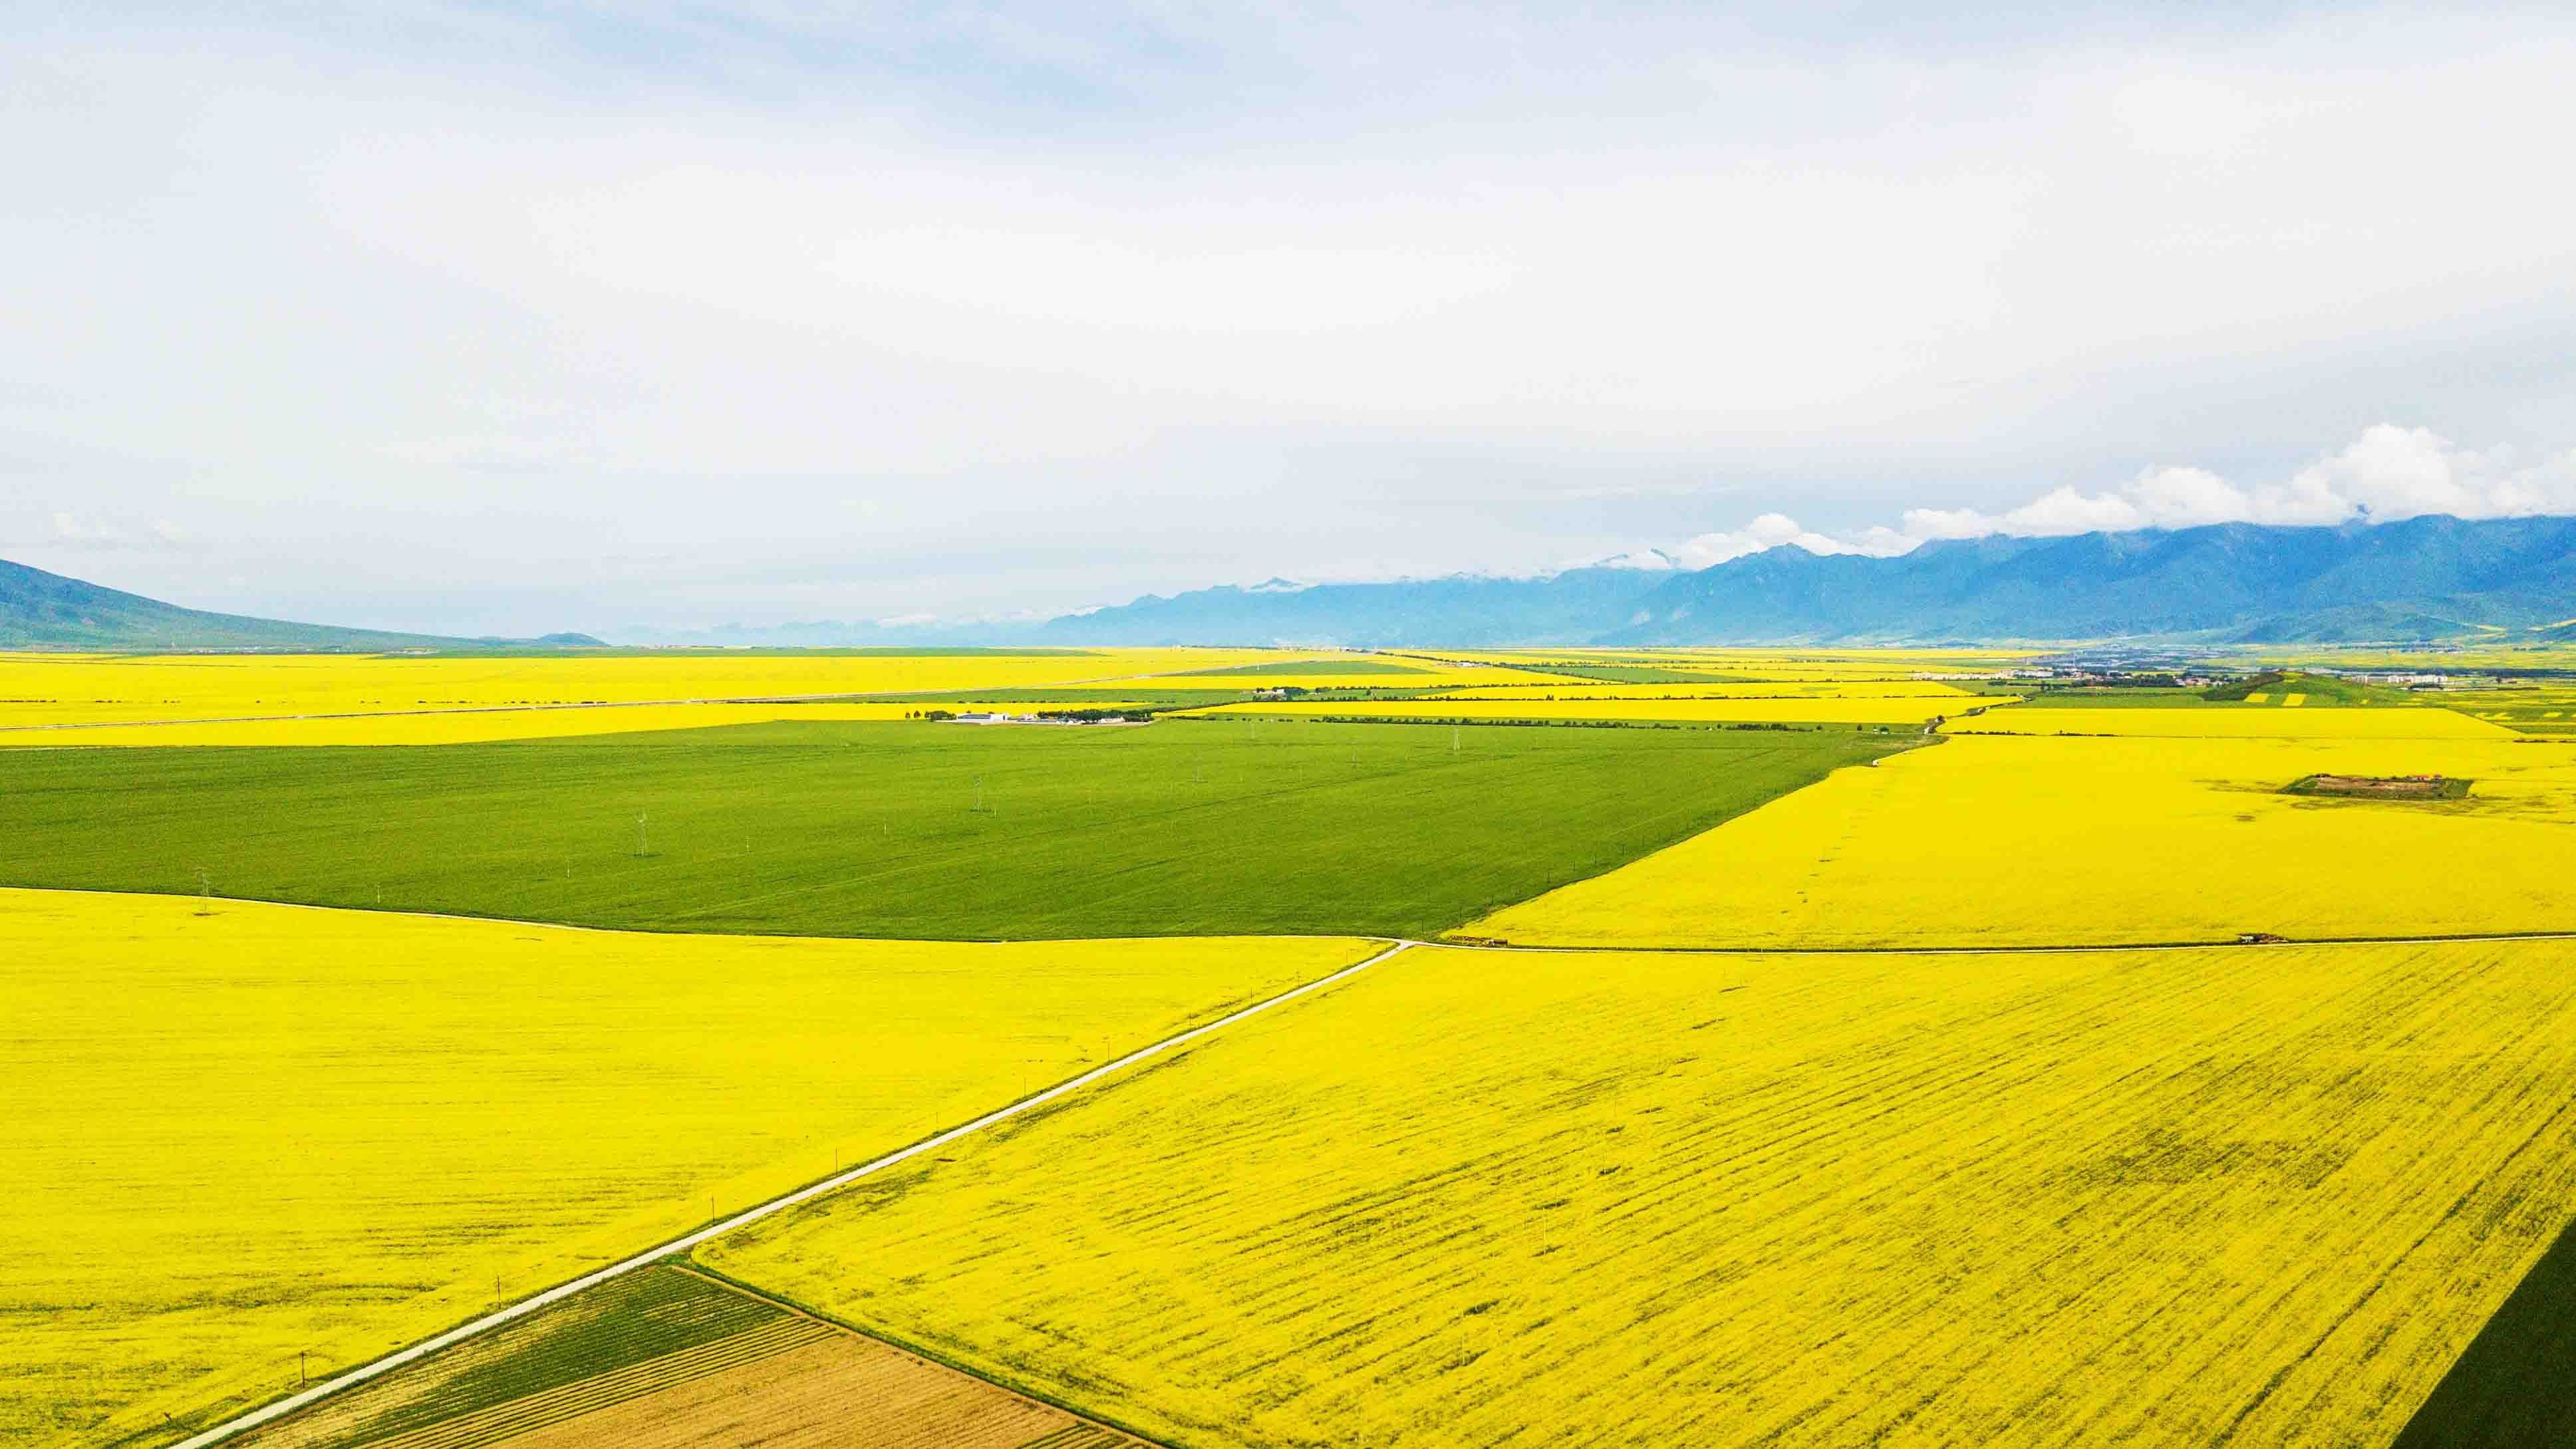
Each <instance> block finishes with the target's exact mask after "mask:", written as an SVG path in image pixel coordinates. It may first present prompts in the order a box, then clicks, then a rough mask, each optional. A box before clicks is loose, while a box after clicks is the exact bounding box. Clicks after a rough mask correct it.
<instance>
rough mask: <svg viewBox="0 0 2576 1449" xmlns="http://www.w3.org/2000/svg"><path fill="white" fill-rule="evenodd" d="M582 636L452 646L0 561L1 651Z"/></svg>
mask: <svg viewBox="0 0 2576 1449" xmlns="http://www.w3.org/2000/svg"><path fill="white" fill-rule="evenodd" d="M598 643H599V641H598V640H596V639H592V638H590V637H588V636H587V635H577V634H558V635H549V636H547V637H546V638H544V639H541V640H540V639H528V640H517V639H451V638H446V637H443V636H441V635H436V634H396V633H388V632H385V631H383V630H379V629H343V628H338V627H336V626H334V625H329V624H293V623H288V622H286V621H285V620H282V619H257V618H252V617H250V616H249V615H246V614H210V613H207V612H205V611H203V610H200V609H183V608H180V607H179V606H178V605H176V604H165V603H163V602H161V601H160V600H158V599H147V598H145V597H144V596H143V595H141V594H129V593H126V592H124V591H123V590H121V589H110V588H104V587H101V586H100V585H97V584H93V583H87V582H84V581H83V580H80V579H73V578H65V577H64V576H62V575H61V574H54V573H47V572H45V571H44V570H43V569H38V568H29V567H28V566H27V565H25V564H18V563H11V562H9V561H8V560H6V559H0V649H39V648H57V649H294V650H313V651H319V652H326V653H337V652H344V651H345V652H358V651H364V652H370V653H373V652H379V651H383V650H388V649H460V648H463V649H477V648H491V647H494V646H496V645H506V646H525V645H537V646H546V647H551V646H556V645H571V644H591V645H596V644H598Z"/></svg>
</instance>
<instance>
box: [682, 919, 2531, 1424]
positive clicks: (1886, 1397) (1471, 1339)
mask: <svg viewBox="0 0 2576 1449" xmlns="http://www.w3.org/2000/svg"><path fill="white" fill-rule="evenodd" d="M2571 964H2576V952H2571V951H2570V950H2569V949H2567V948H2566V947H2563V946H2560V945H2556V944H2533V943H2526V944H2517V945H2453V946H2442V947H2340V948H2304V949H2277V950H2271V951H2264V952H2260V953H2246V952H2242V951H2238V950H2235V949H2232V948H2218V949H2207V950H2200V951H2192V952H2180V953H2162V954H2136V955H2132V954H2120V953H2105V954H2100V955H2087V956H2046V957H2013V956H1989V957H1970V958H1949V959H1943V960H1940V961H1937V962H1927V961H1924V960H1922V959H1919V958H1916V959H1898V958H1883V957H1846V958H1833V959H1828V960H1819V959H1816V958H1794V959H1791V958H1773V959H1764V958H1728V959H1712V958H1706V957H1649V956H1620V955H1572V956H1524V957H1513V958H1496V957H1493V956H1490V955H1482V954H1476V953H1463V952H1462V953H1444V952H1436V951H1434V952H1415V953H1413V954H1411V955H1409V956H1407V957H1406V958H1404V959H1402V960H1401V961H1399V962H1397V963H1394V964H1392V965H1391V966H1390V967H1389V968H1388V969H1387V970H1385V971H1384V972H1381V973H1373V974H1372V975H1371V976H1370V977H1368V978H1365V979H1363V980H1362V981H1359V982H1355V983H1353V984H1352V985H1351V986H1349V987H1346V988H1344V989H1343V990H1342V991H1340V992H1338V993H1335V994H1334V995H1332V996H1329V997H1325V998H1321V999H1318V1000H1316V1001H1314V1002H1313V1003H1311V1004H1308V1005H1302V1006H1300V1007H1298V1008H1296V1009H1294V1010H1292V1011H1289V1012H1283V1013H1280V1014H1278V1015H1276V1016H1274V1017H1268V1018H1264V1019H1262V1020H1261V1021H1260V1022H1258V1023H1251V1024H1247V1026H1246V1027H1245V1028H1244V1029H1242V1030H1240V1031H1238V1032H1232V1033H1228V1034H1227V1035H1226V1036H1223V1037H1220V1038H1217V1039H1215V1040H1213V1041H1211V1042H1210V1043H1208V1044H1205V1045H1203V1046H1201V1047H1199V1048H1197V1049H1194V1050H1193V1052H1192V1053H1191V1054H1190V1055H1189V1056H1188V1057H1187V1058H1186V1059H1185V1060H1183V1061H1181V1062H1179V1063H1177V1064H1175V1065H1173V1066H1171V1067H1169V1068H1167V1069H1165V1070H1163V1071H1160V1072H1158V1073H1155V1074H1154V1075H1153V1076H1152V1077H1151V1078H1147V1079H1140V1080H1138V1081H1136V1082H1133V1083H1130V1084H1126V1085H1121V1086H1118V1087H1115V1088H1112V1089H1109V1090H1107V1091H1104V1092H1101V1093H1098V1094H1095V1095H1092V1096H1089V1097H1086V1098H1085V1099H1083V1100H1082V1101H1081V1102H1080V1103H1078V1104H1077V1105H1074V1106H1072V1107H1069V1108H1067V1109H1065V1110H1063V1111H1061V1112H1058V1113H1056V1114H1054V1115H1053V1116H1051V1117H1049V1118H1047V1119H1045V1120H1043V1121H1041V1122H1038V1123H1035V1124H1032V1125H1029V1126H1027V1127H1025V1128H1024V1129H1022V1130H1019V1131H1016V1132H1012V1133H1009V1134H1005V1135H1002V1136H999V1137H997V1138H995V1139H993V1140H987V1141H984V1142H982V1143H980V1144H979V1145H977V1146H975V1147H974V1148H972V1149H971V1150H969V1151H966V1152H964V1153H962V1154H960V1156H959V1160H958V1161H956V1162H954V1163H950V1164H937V1165H932V1166H929V1167H926V1168H924V1169H921V1170H918V1171H914V1172H910V1173H907V1174H904V1175H903V1176H901V1177H900V1178H897V1179H895V1180H890V1181H886V1182H883V1183H876V1184H869V1185H863V1186H861V1187H860V1188H858V1189H855V1190H853V1191H852V1192H850V1193H849V1194H846V1195H843V1196H840V1197H836V1198H834V1199H829V1200H826V1201H824V1202H821V1203H819V1204H817V1205H815V1206H814V1207H813V1208H811V1209H810V1210H807V1211H805V1212H803V1213H801V1214H799V1215H797V1216H795V1217H794V1218H792V1219H787V1220H773V1222H771V1223H768V1224H764V1225H762V1226H761V1227H759V1228H757V1229H754V1230H751V1231H750V1232H748V1233H746V1234H744V1235H742V1236H741V1237H739V1238H733V1239H727V1240H725V1241H723V1242H721V1243H719V1244H715V1245H711V1247H710V1248H709V1249H708V1250H707V1252H708V1255H709V1256H710V1257H711V1258H712V1259H713V1260H714V1261H716V1262H718V1263H720V1264H721V1265H723V1267H724V1268H725V1270H726V1271H727V1272H729V1273H732V1274H735V1275H737V1276H741V1277H744V1278H747V1279H749V1280H750V1281H753V1282H757V1283H762V1284H764V1285H767V1286H770V1287H773V1288H775V1289H777V1290H779V1291H782V1292H786V1293H790V1294H792V1295H794V1296H796V1297H798V1298H800V1299H803V1300H805V1301H809V1302H817V1303H820V1304H822V1305H824V1306H826V1307H828V1308H831V1309H833V1310H834V1311H836V1312H843V1313H847V1314H851V1315H856V1316H863V1317H864V1318H865V1319H867V1320H868V1321H870V1322H872V1323H876V1324H882V1325H886V1326H887V1327H888V1328H889V1330H890V1331H892V1332H896V1333H899V1334H902V1335H905V1336H908V1337H916V1338H918V1339H919V1340H920V1341H922V1342H924V1343H927V1344H930V1345H932V1346H934V1347H935V1348H936V1349H937V1350H938V1351H940V1352H941V1353H943V1354H945V1355H948V1356H952V1357H955V1358H957V1359H960V1360H962V1361H964V1362H967V1363H969V1364H971V1365H975V1366H978V1367H982V1368H985V1369H987V1370H989V1371H992V1372H996V1373H1000V1374H1005V1375H1013V1376H1018V1377H1020V1378H1022V1379H1024V1380H1027V1381H1031V1382H1035V1383H1038V1384H1042V1385H1052V1386H1054V1387H1055V1388H1056V1389H1057V1390H1059V1391H1061V1392H1064V1393H1066V1394H1068V1395H1071V1396H1074V1397H1076V1398H1078V1399H1079V1401H1081V1402H1083V1403H1085V1404H1086V1405H1088V1406H1092V1407H1095V1408H1097V1409H1099V1410H1100V1411H1101V1412H1103V1413H1104V1414H1106V1415H1108V1416H1110V1417H1114V1418H1118V1419H1121V1420H1124V1421H1127V1422H1132V1423H1135V1424H1137V1425H1138V1426H1139V1427H1140V1428H1141V1429H1144V1430H1146V1431H1148V1432H1155V1433H1157V1434H1159V1435H1162V1436H1166V1437H1170V1438H1174V1439H1177V1440H1180V1441H1183V1442H1191V1443H1203V1444H1212V1445H1265V1444H1286V1443H1298V1444H1333V1445H1363V1444H1365V1445H1378V1446H1389V1445H1410V1444H1422V1445H1462V1444H1477V1445H1540V1444H1550V1445H1621V1446H1625V1445H1636V1446H1646V1445H1669V1444H1674V1443H1685V1442H1686V1443H1690V1444H1694V1445H1700V1446H1709V1449H1720V1446H1729V1445H1744V1446H1753V1445H1765V1446H1774V1449H1786V1446H1817V1449H1828V1446H1831V1449H1839V1446H1845V1445H1851V1444H1859V1443H1874V1444H1892V1445H1955V1444H1971V1443H1973V1444H1979V1445H1986V1446H1995V1449H2013V1446H2033V1449H2037V1446H2055V1445H2064V1444H2070V1443H2085V1444H2122V1445H2138V1446H2174V1449H2209V1446H2211V1445H2215V1444H2245V1445H2251V1444H2265V1445H2344V1444H2352V1443H2369V1442H2385V1441H2386V1439H2387V1437H2388V1436H2390V1435H2392V1434H2393V1433H2394V1432H2395V1431H2396V1429H2397V1427H2398V1426H2399V1425H2401V1424H2403V1423H2404V1422H2405V1421H2406V1418H2407V1416H2408V1415H2409V1414H2410V1413H2411V1412H2412V1411H2413V1410H2414V1408H2415V1406H2416V1405H2417V1404H2418V1403H2419V1402H2421V1401H2422V1399H2423V1397H2424V1395H2425V1394H2426V1393H2427V1392H2428V1391H2429V1390H2430V1389H2431V1387H2432V1385H2433V1384H2434V1382H2435V1381H2436V1380H2437V1379H2438V1378H2440V1376H2441V1375H2442V1373H2443V1371H2444V1370H2445V1369H2446V1368H2447V1367H2448V1366H2449V1364H2450V1363H2451V1361H2452V1360H2453V1358H2454V1357H2456V1355H2457V1354H2458V1353H2459V1351H2460V1349H2461V1348H2462V1347H2463V1346H2464V1345H2465V1344H2466V1343H2467V1342H2468V1341H2469V1339H2470V1337H2471V1336H2472V1335H2474V1334H2475V1332H2476V1331H2477V1329H2478V1326H2479V1324H2481V1323H2482V1322H2483V1321H2485V1319H2486V1318H2487V1317H2488V1316H2489V1314H2490V1313H2491V1312H2492V1311H2493V1310H2494V1308H2495V1306H2496V1305H2497V1304H2498V1303H2499V1302H2501V1301H2502V1300H2503V1298H2504V1297H2505V1296H2506V1294H2507V1293H2508V1292H2509V1291H2510V1290H2511V1289H2512V1287H2513V1286H2514V1284H2515V1282H2516V1281H2517V1280H2518V1279H2519V1278H2520V1276H2521V1274H2522V1273H2523V1271H2524V1269H2525V1268H2526V1267H2527V1266H2528V1265H2529V1264H2530V1263H2531V1262H2532V1261H2533V1260H2534V1259H2535V1258H2536V1257H2537V1256H2538V1255H2539V1253H2540V1252H2541V1251H2542V1249H2543V1248H2544V1247H2545V1245H2546V1244H2547V1243H2548V1242H2549V1241H2550V1240H2551V1239H2552V1238H2553V1237H2554V1236H2555V1235H2556V1234H2557V1233H2558V1231H2559V1230H2560V1228H2561V1227H2562V1225H2563V1224H2564V1223H2565V1222H2566V1220H2567V1218H2568V1217H2569V1214H2570V1209H2569V1207H2568V1204H2569V1202H2570V1201H2571V1200H2576V1114H2571V1113H2570V1111H2569V1110H2568V1108H2567V1106H2566V1103H2565V1094H2564V1084H2565V1083H2566V1082H2567V1081H2568V1080H2570V1079H2571V1076H2576V972H2571V970H2570V966H2571Z"/></svg>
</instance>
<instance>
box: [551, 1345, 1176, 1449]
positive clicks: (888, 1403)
mask: <svg viewBox="0 0 2576 1449" xmlns="http://www.w3.org/2000/svg"><path fill="white" fill-rule="evenodd" d="M507 1442H508V1449H703V1446H707V1445H757V1446H760V1449H1027V1446H1028V1445H1030V1444H1032V1443H1044V1444H1048V1445H1050V1446H1051V1449H1134V1446H1137V1444H1138V1441H1136V1440H1133V1439H1130V1438H1128V1437H1126V1436H1125V1435H1122V1434H1119V1433H1116V1432H1114V1431H1112V1430H1108V1429H1104V1428H1102V1427H1100V1426H1098V1425H1095V1424H1089V1423H1084V1422H1082V1421H1080V1420H1077V1419H1075V1418H1074V1417H1073V1416H1072V1415H1070V1414H1068V1413H1066V1412H1065V1411H1063V1410H1061V1409H1058V1408H1055V1407H1053V1406H1052V1405H1048V1404H1041V1403H1038V1402H1036V1401H1035V1400H1032V1399H1025V1398H1022V1397H1020V1396H1019V1395H1017V1394H1013V1393H1011V1392H1009V1391H1008V1390H1006V1389H1002V1388H998V1387H996V1386H994V1385H992V1384H989V1383H986V1382H985V1381H984V1380H982V1379H978V1378H974V1377H972V1376H970V1375H967V1374H962V1373H959V1372H957V1371H956V1370H955V1369H951V1368H946V1367H943V1366H941V1365H939V1364H935V1363H931V1362H929V1361H928V1360H926V1359H921V1358H916V1357H914V1356H913V1355H911V1354H908V1353H905V1352H903V1351H902V1350H900V1349H897V1348H893V1347H891V1346H889V1345H886V1344H883V1343H879V1342H877V1341H876V1340H874V1339H871V1338H864V1337H861V1336H859V1335H857V1334H853V1333H842V1332H837V1331H836V1332H834V1333H832V1334H831V1335H830V1336H828V1337H826V1338H822V1339H818V1340H816V1341H815V1342H813V1343H810V1344H807V1345H805V1346H803V1347H801V1348H797V1349H793V1350H790V1351H788V1352H786V1353H781V1354H776V1355H773V1356H771V1357H769V1358H765V1359H761V1360H759V1361H757V1362H754V1363H749V1364H743V1365H740V1366H738V1367H735V1368H732V1369H728V1370H726V1371H725V1372H723V1373H721V1374H716V1375H712V1376H710V1377H707V1378H703V1379H697V1380H693V1381H691V1382H689V1383H685V1384H678V1385H674V1386H672V1387H669V1388H665V1389H661V1390H658V1391H656V1392H654V1393H651V1394H647V1395H644V1396H642V1397H640V1398H634V1399H629V1400H627V1401H626V1402H624V1403H621V1404H613V1405H610V1406H609V1407H607V1408H604V1409H599V1410H596V1411H594V1412H592V1413H588V1414H584V1415H581V1416H580V1417H578V1418H573V1419H567V1420H564V1421H562V1422H560V1423H556V1424H551V1425H548V1426H546V1427H544V1428H541V1429H535V1430H531V1431H529V1432H528V1433H525V1434H522V1435H520V1436H519V1437H517V1438H515V1439H512V1440H509V1441H507Z"/></svg>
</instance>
